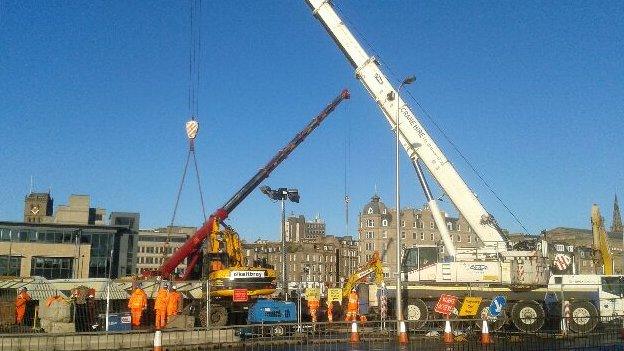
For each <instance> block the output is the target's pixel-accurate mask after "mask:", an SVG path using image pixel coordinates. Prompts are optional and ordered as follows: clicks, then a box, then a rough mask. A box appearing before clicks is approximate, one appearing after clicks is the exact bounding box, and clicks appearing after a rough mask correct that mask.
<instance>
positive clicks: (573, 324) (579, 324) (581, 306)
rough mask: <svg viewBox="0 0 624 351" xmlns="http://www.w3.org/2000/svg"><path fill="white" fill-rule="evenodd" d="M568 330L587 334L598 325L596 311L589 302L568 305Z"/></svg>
mask: <svg viewBox="0 0 624 351" xmlns="http://www.w3.org/2000/svg"><path fill="white" fill-rule="evenodd" d="M568 325H569V327H570V330H571V331H573V332H575V333H589V332H591V331H592V330H594V329H595V328H596V326H597V325H598V311H597V310H596V306H594V305H593V304H592V303H591V302H589V301H572V302H571V303H570V320H569V322H568Z"/></svg>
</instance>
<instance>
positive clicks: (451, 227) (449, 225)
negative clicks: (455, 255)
mask: <svg viewBox="0 0 624 351" xmlns="http://www.w3.org/2000/svg"><path fill="white" fill-rule="evenodd" d="M446 227H447V228H448V230H453V223H451V222H447V223H446Z"/></svg>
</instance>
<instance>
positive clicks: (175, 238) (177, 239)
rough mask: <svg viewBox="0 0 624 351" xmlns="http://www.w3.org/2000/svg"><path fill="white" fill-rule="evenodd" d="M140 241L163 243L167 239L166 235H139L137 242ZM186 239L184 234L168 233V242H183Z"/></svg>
mask: <svg viewBox="0 0 624 351" xmlns="http://www.w3.org/2000/svg"><path fill="white" fill-rule="evenodd" d="M141 241H151V242H157V243H164V242H166V241H167V237H166V236H159V235H140V236H139V242H141ZM185 241H186V235H184V236H181V235H179V234H176V235H170V236H169V242H174V243H183V242H185Z"/></svg>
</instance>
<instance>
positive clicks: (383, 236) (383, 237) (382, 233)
mask: <svg viewBox="0 0 624 351" xmlns="http://www.w3.org/2000/svg"><path fill="white" fill-rule="evenodd" d="M381 238H382V239H387V238H388V231H387V230H384V231H383V232H381Z"/></svg>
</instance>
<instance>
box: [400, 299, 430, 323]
mask: <svg viewBox="0 0 624 351" xmlns="http://www.w3.org/2000/svg"><path fill="white" fill-rule="evenodd" d="M403 317H404V318H405V320H406V321H407V322H409V323H410V326H412V327H413V328H416V329H418V328H422V327H423V326H424V325H425V323H426V322H427V319H428V318H429V313H428V312H427V305H425V303H424V302H423V300H421V299H414V300H408V301H407V304H406V305H405V308H404V309H403Z"/></svg>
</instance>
